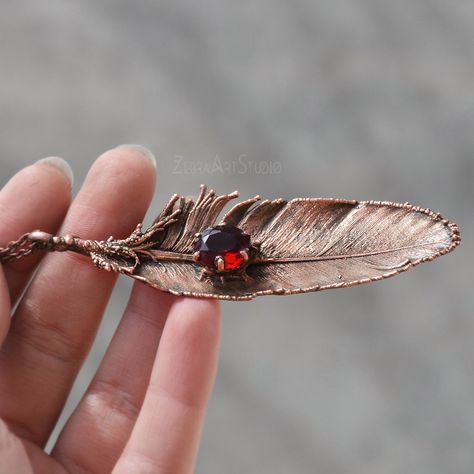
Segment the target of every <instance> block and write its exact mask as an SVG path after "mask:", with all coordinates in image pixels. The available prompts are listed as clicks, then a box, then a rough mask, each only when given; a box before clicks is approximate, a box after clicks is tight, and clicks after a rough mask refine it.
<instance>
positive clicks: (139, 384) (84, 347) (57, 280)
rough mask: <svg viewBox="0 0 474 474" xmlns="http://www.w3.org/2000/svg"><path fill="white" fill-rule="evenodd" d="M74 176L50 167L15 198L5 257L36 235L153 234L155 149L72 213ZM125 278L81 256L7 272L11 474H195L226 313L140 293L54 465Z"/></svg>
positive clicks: (108, 165) (99, 173)
mask: <svg viewBox="0 0 474 474" xmlns="http://www.w3.org/2000/svg"><path fill="white" fill-rule="evenodd" d="M58 164H59V167H58ZM61 168H62V170H63V171H62V172H61ZM65 170H67V165H66V164H65V162H61V161H59V160H58V159H53V160H50V161H47V160H46V161H44V160H40V161H39V162H37V163H36V164H34V165H32V166H29V167H27V168H25V169H23V170H21V171H20V172H19V173H18V174H17V175H15V176H14V177H13V178H12V179H11V180H10V181H9V182H8V183H7V184H6V185H5V187H4V188H3V189H2V190H1V191H0V247H2V246H4V245H5V244H6V243H8V242H9V241H11V240H14V239H16V238H18V236H20V235H21V234H23V233H25V232H29V231H32V230H34V229H41V230H44V231H47V232H51V233H59V234H66V233H69V234H74V235H79V236H81V237H84V238H91V239H101V240H102V239H106V238H107V237H109V236H110V235H113V236H115V237H122V236H123V237H126V236H128V235H129V234H130V232H131V231H132V230H133V229H134V227H135V225H136V224H137V223H138V222H141V221H142V219H143V216H144V214H145V212H146V210H147V208H148V205H149V203H150V200H151V198H152V195H153V193H154V186H155V174H156V173H155V167H154V159H153V157H152V155H151V154H149V152H147V150H145V149H143V148H140V147H136V146H132V145H129V146H122V147H118V148H115V149H112V150H109V151H107V152H106V153H104V154H103V155H102V156H100V157H99V158H98V159H97V160H96V162H95V163H94V164H93V166H92V167H91V169H90V171H89V173H88V175H87V178H86V180H85V182H84V185H83V186H82V188H81V190H80V191H79V193H78V194H77V197H76V198H75V199H74V201H73V202H72V203H71V202H70V201H71V184H70V181H69V180H68V178H67V174H68V173H64V171H65ZM37 267H38V269H37V271H36V273H35V274H34V277H33V279H32V280H31V281H30V279H31V275H32V274H33V272H34V270H36V268H37ZM116 279H117V275H116V274H114V273H109V272H105V271H104V270H99V269H98V268H96V267H94V265H92V264H91V261H90V259H87V258H86V257H83V256H81V255H76V254H72V253H54V254H53V253H52V254H47V255H40V253H38V254H35V255H34V256H29V257H27V258H24V259H22V260H18V261H16V262H12V263H8V264H6V265H4V266H3V267H2V266H0V344H1V347H0V418H1V420H0V466H1V472H5V473H15V474H23V473H41V474H42V473H45V474H56V473H59V474H64V473H81V474H83V473H108V472H113V473H114V474H121V473H127V474H130V473H134V474H140V473H169V474H171V473H172V474H181V473H191V472H193V469H194V465H195V461H196V454H197V451H198V446H199V440H200V435H201V429H202V424H203V420H204V415H205V411H206V407H207V403H208V399H209V396H210V393H211V390H212V386H213V384H214V380H215V375H216V368H217V359H218V352H219V341H220V331H221V311H220V304H219V302H218V301H216V300H211V299H197V298H184V297H177V296H174V295H171V294H169V293H165V292H161V291H159V290H156V289H153V288H150V287H148V286H146V285H144V284H142V283H139V282H136V283H135V284H134V288H133V290H132V293H131V296H130V299H129V301H128V304H127V307H126V309H125V311H124V313H123V316H122V319H121V321H120V324H119V326H118V329H117V331H116V333H115V335H114V337H113V339H112V342H111V343H110V346H109V348H108V350H107V352H106V354H105V356H104V359H103V360H102V362H101V364H100V366H99V368H98V370H97V373H96V374H95V376H94V378H93V380H92V382H91V384H90V386H89V387H88V388H87V390H86V393H85V395H84V397H83V398H82V400H81V401H80V403H79V404H78V406H77V407H76V408H75V410H74V412H73V414H72V416H71V417H70V418H69V420H68V422H67V424H66V426H65V427H64V429H63V430H62V432H61V434H60V436H59V438H58V440H57V442H56V444H55V446H54V448H53V450H52V452H51V454H50V455H49V454H47V453H45V452H44V446H45V444H46V442H47V440H48V438H49V436H50V435H51V432H52V430H53V428H54V426H55V423H56V422H57V420H58V417H59V415H60V413H61V411H62V409H63V406H64V403H65V401H66V398H67V396H68V394H69V391H70V389H71V386H72V384H73V382H74V380H75V378H76V376H77V374H78V371H79V369H80V367H81V365H82V363H83V361H84V359H85V357H86V356H87V353H88V351H89V349H90V347H91V344H92V342H93V340H94V337H95V335H96V332H97V328H98V326H99V323H100V319H101V317H102V315H103V312H104V309H105V307H106V305H107V302H108V299H109V297H110V294H111V291H112V288H113V286H114V284H115V282H116ZM25 288H27V289H26V291H25V292H24V291H23V290H24V289H25ZM21 295H22V296H21ZM20 298H21V299H20ZM14 307H15V308H16V309H15V311H14V314H13V315H11V312H12V308H14Z"/></svg>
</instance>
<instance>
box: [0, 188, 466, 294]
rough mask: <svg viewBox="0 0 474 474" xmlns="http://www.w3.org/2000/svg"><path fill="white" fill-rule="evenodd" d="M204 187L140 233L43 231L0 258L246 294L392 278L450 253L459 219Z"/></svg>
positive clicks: (173, 203)
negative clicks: (66, 256) (103, 235)
mask: <svg viewBox="0 0 474 474" xmlns="http://www.w3.org/2000/svg"><path fill="white" fill-rule="evenodd" d="M237 196H238V192H237V191H235V192H233V193H230V194H225V195H216V194H215V193H214V191H212V190H210V191H207V189H206V186H205V185H201V188H200V193H199V195H198V196H197V198H196V199H194V198H188V197H183V196H179V195H174V196H173V197H172V198H171V200H170V201H169V203H168V204H167V205H166V206H165V208H164V209H163V211H162V212H161V214H160V215H159V216H158V217H157V219H156V220H155V222H154V223H153V225H152V226H151V227H150V228H149V229H148V230H146V231H142V226H141V225H138V226H137V228H136V229H135V231H134V232H133V233H132V234H131V235H130V236H129V237H128V238H126V239H114V238H112V237H111V238H109V239H108V240H106V241H92V240H83V239H81V238H79V237H75V236H64V237H56V236H52V235H50V234H46V233H44V232H40V231H34V232H32V233H30V234H25V235H24V236H23V237H22V238H21V239H19V240H18V241H16V242H12V243H11V244H9V245H8V246H7V247H6V248H4V249H0V262H1V261H8V260H10V259H13V258H20V257H21V256H23V255H25V254H28V253H30V252H31V251H33V250H35V249H43V250H49V251H74V252H79V253H82V254H85V255H88V256H90V257H91V258H92V261H93V262H94V263H95V264H96V265H97V266H98V267H99V268H102V269H105V270H109V271H116V272H120V273H124V274H126V275H129V276H131V277H133V278H135V279H137V280H141V281H144V282H145V283H147V284H149V285H151V286H153V287H155V288H158V289H160V290H163V291H168V292H170V293H174V294H177V295H188V296H196V297H203V298H219V299H224V300H250V299H252V298H254V297H256V296H260V295H272V294H274V295H288V294H294V293H304V292H309V291H318V290H325V289H330V288H341V287H346V286H352V285H358V284H361V283H368V282H371V281H377V280H381V279H384V278H388V277H391V276H394V275H397V274H399V273H401V272H404V271H407V270H409V269H410V268H411V267H413V266H415V265H417V264H419V263H422V262H426V261H430V260H433V259H434V258H436V257H438V256H440V255H443V254H445V253H448V252H450V251H451V250H453V249H454V248H455V247H456V246H457V245H458V244H459V243H460V241H461V238H460V234H459V229H458V227H457V225H456V224H454V223H452V222H448V221H447V220H445V219H443V218H442V217H441V216H440V215H439V214H437V213H434V212H432V211H430V210H429V209H423V208H420V207H416V206H412V205H410V204H407V203H405V204H398V203H392V202H378V201H360V202H358V201H349V200H341V199H325V198H296V199H293V200H291V201H285V200H284V199H275V200H260V197H259V196H256V197H254V198H252V199H248V200H246V201H242V202H239V203H237V204H236V205H234V207H232V208H231V209H230V210H229V211H228V212H227V213H226V214H225V215H224V216H223V217H222V219H221V220H220V221H219V222H216V221H217V218H218V216H219V214H220V213H221V211H222V210H223V208H224V206H225V205H226V204H227V203H228V202H229V201H230V200H231V199H234V198H236V197H237Z"/></svg>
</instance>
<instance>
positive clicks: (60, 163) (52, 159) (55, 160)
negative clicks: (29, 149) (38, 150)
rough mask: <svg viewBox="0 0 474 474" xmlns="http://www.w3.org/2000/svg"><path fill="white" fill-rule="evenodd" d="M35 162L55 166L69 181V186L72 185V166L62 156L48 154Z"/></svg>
mask: <svg viewBox="0 0 474 474" xmlns="http://www.w3.org/2000/svg"><path fill="white" fill-rule="evenodd" d="M37 163H41V164H44V165H48V166H52V167H53V168H56V169H57V170H58V171H60V172H61V174H62V175H63V176H64V177H65V178H66V179H67V180H68V181H69V184H70V186H71V188H72V186H73V185H74V173H73V172H72V168H71V167H70V166H69V163H68V162H67V161H66V160H64V159H63V158H59V156H48V157H47V158H42V159H41V160H38V161H37Z"/></svg>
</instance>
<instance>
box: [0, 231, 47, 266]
mask: <svg viewBox="0 0 474 474" xmlns="http://www.w3.org/2000/svg"><path fill="white" fill-rule="evenodd" d="M29 235H30V234H24V235H22V236H21V237H20V238H19V239H18V240H15V241H13V242H10V243H9V244H8V245H7V246H6V247H4V248H2V247H0V263H7V262H10V261H11V260H18V259H20V258H22V257H26V256H28V255H30V254H31V253H33V252H34V251H35V250H38V249H40V248H44V244H43V243H42V242H32V241H31V240H30V239H29Z"/></svg>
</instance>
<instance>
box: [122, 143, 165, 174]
mask: <svg viewBox="0 0 474 474" xmlns="http://www.w3.org/2000/svg"><path fill="white" fill-rule="evenodd" d="M115 149H116V150H125V151H127V150H128V151H131V152H138V153H140V154H141V155H143V156H144V157H145V158H146V159H147V160H148V161H149V162H150V163H151V165H152V166H153V168H155V169H156V158H155V155H153V153H152V152H151V151H150V150H149V149H148V148H146V147H144V146H143V145H136V144H125V145H119V146H117V147H116V148H115Z"/></svg>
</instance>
